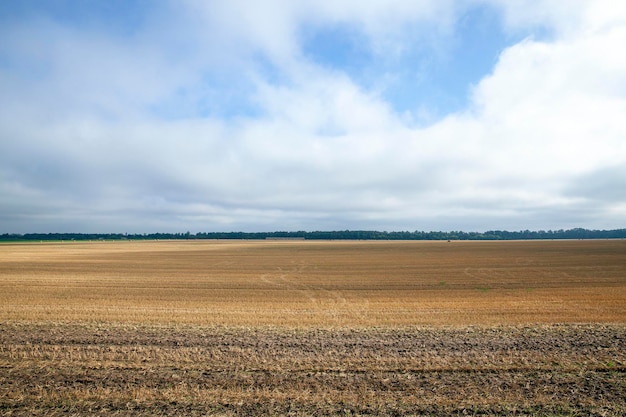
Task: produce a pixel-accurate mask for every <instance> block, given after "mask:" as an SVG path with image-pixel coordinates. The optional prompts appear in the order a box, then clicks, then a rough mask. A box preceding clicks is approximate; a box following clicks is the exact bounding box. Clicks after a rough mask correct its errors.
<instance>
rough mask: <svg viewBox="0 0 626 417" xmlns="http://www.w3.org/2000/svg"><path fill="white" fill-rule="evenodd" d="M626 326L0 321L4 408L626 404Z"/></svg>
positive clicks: (322, 411) (561, 407) (607, 407)
mask: <svg viewBox="0 0 626 417" xmlns="http://www.w3.org/2000/svg"><path fill="white" fill-rule="evenodd" d="M625 371H626V327H625V326H623V325H548V326H527V327H495V328H494V327H491V328H486V327H463V328H402V329H389V328H370V329H334V330H333V329H326V330H320V329H313V330H306V329H284V328H227V327H181V326H175V327H174V326H172V327H168V326H151V327H148V326H143V327H142V326H139V327H136V326H130V325H110V324H106V325H105V324H103V325H95V324H94V325H87V324H82V325H78V324H54V325H52V324H50V325H34V324H24V325H21V324H0V414H1V415H16V416H17V415H19V416H26V415H47V416H54V415H75V416H82V415H137V416H140V415H141V416H144V415H145V416H148V415H236V416H250V415H293V416H304V415H344V416H345V415H383V416H395V415H416V416H422V415H424V416H426V415H428V416H444V415H480V416H487V415H515V416H526V415H533V416H535V415H536V416H539V415H541V416H543V415H581V416H583V415H585V416H588V415H591V416H618V415H625V414H626V372H625Z"/></svg>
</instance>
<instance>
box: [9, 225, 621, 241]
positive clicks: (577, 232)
mask: <svg viewBox="0 0 626 417" xmlns="http://www.w3.org/2000/svg"><path fill="white" fill-rule="evenodd" d="M624 238H626V229H615V230H588V229H581V228H576V229H569V230H548V231H544V230H539V231H531V230H522V231H518V232H509V231H504V230H492V231H488V232H460V231H459V232H419V231H415V232H379V231H370V230H344V231H328V232H323V231H318V232H304V231H300V232H255V233H248V232H199V233H190V232H186V233H144V234H129V233H26V234H10V233H5V234H2V235H0V241H3V242H20V241H38V240H39V241H43V240H46V241H51V240H52V241H60V240H83V241H84V240H180V239H182V240H201V239H250V240H259V239H306V240H534V239H624Z"/></svg>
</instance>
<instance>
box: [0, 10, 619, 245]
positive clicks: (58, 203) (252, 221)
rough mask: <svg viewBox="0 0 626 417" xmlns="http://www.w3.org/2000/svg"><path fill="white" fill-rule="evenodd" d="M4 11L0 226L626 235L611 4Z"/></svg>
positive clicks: (0, 22) (0, 29) (19, 229)
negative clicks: (600, 231) (578, 230)
mask: <svg viewBox="0 0 626 417" xmlns="http://www.w3.org/2000/svg"><path fill="white" fill-rule="evenodd" d="M71 7H73V6H71V5H68V4H67V3H65V2H63V1H58V2H50V3H47V5H46V6H45V7H43V6H42V5H41V4H38V2H32V3H31V2H20V3H18V4H10V3H9V4H4V5H2V6H0V8H3V9H5V10H2V11H0V16H2V17H1V18H0V91H2V94H1V95H0V232H3V233H6V232H8V233H13V232H15V233H27V232H129V233H142V232H153V231H185V230H191V231H193V232H197V231H233V230H243V231H268V230H331V229H332V230H337V229H378V230H465V231H472V230H476V231H481V230H488V229H509V230H517V229H550V228H551V229H557V228H571V227H586V228H621V227H624V224H625V223H626V194H625V193H624V189H626V117H625V115H626V55H624V54H623V53H621V52H620V51H621V49H623V45H625V44H626V7H625V6H621V5H619V4H617V3H615V2H610V1H584V0H580V1H577V6H576V7H573V6H572V4H571V3H570V2H568V3H567V7H565V6H564V5H563V2H555V1H549V0H545V1H540V2H536V1H533V2H529V1H525V0H517V1H496V0H484V1H478V0H476V1H469V0H468V1H460V2H456V1H454V2H453V1H431V0H422V1H402V0H397V1H392V2H388V1H385V2H382V1H380V2H377V1H372V2H367V4H364V3H362V2H352V1H346V2H330V1H315V2H313V1H311V2H308V1H303V2H289V1H282V0H272V1H267V2H263V3H262V4H261V3H258V2H256V3H251V2H247V1H243V0H241V1H231V2H217V1H216V2H211V1H209V2H205V1H185V2H171V3H167V2H157V3H153V4H150V5H148V6H146V5H145V4H144V3H143V2H121V3H117V2H113V3H107V6H105V5H100V6H89V5H87V6H82V8H80V7H78V8H77V7H74V8H71Z"/></svg>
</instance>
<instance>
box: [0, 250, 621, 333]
mask: <svg viewBox="0 0 626 417" xmlns="http://www.w3.org/2000/svg"><path fill="white" fill-rule="evenodd" d="M0 320H2V321H35V322H37V321H41V320H46V321H55V322H59V321H72V322H76V321H81V322H90V321H97V322H118V323H119V322H124V323H160V324H163V323H166V324H172V323H187V324H199V325H203V324H210V325H215V324H219V325H243V326H260V325H262V326H264V325H268V326H291V327H311V326H314V327H346V326H349V327H354V326H357V327H358V326H407V325H409V326H410V325H470V324H479V325H495V324H520V323H561V322H577V323H579V322H601V323H624V322H626V241H622V240H618V241H541V242H537V241H523V242H394V241H384V242H377V241H375V242H371V241H361V242H356V241H349V242H344V241H333V242H316V241H303V242H293V241H288V242H283V241H181V242H171V241H170V242H116V243H112V242H87V243H67V242H66V243H42V244H22V245H16V244H5V245H1V246H0Z"/></svg>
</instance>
